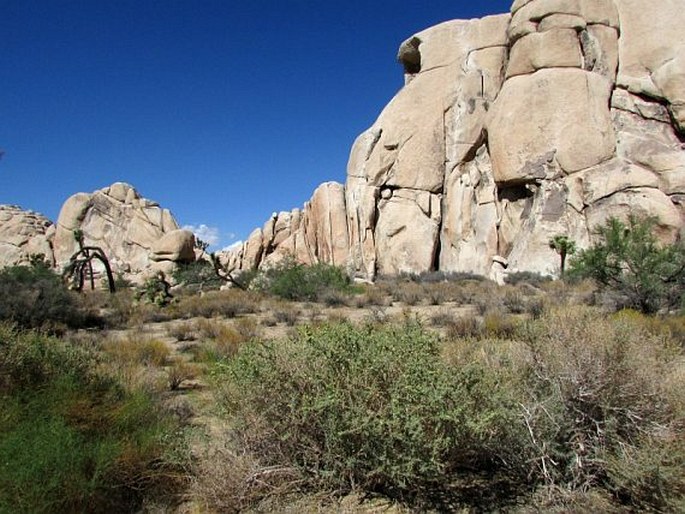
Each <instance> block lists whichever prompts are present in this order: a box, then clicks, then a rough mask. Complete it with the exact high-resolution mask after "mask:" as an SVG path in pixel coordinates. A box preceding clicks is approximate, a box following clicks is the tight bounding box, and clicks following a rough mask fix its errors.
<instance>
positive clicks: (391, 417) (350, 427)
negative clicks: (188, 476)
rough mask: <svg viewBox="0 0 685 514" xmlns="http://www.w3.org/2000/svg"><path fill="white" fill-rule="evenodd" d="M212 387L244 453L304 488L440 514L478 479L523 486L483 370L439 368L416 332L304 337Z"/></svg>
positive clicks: (245, 355)
mask: <svg viewBox="0 0 685 514" xmlns="http://www.w3.org/2000/svg"><path fill="white" fill-rule="evenodd" d="M217 385H218V386H219V387H221V388H222V392H223V396H222V402H223V405H224V407H226V408H227V409H228V411H229V412H231V413H233V414H234V415H235V416H236V419H237V429H236V430H237V431H238V435H239V437H240V438H241V440H242V441H243V442H244V444H245V445H246V446H247V448H248V449H250V450H251V451H253V452H255V453H256V454H257V456H258V457H259V458H260V460H262V462H263V464H264V465H265V466H280V467H286V468H288V469H292V468H295V469H297V470H298V472H299V473H298V475H300V476H303V477H304V480H305V484H307V485H309V487H312V488H324V489H327V490H335V491H340V492H345V491H349V490H352V489H355V488H356V489H360V490H362V491H366V492H376V493H379V492H380V493H383V494H386V495H388V496H392V497H398V498H402V499H404V500H410V501H413V502H436V503H438V504H440V505H442V506H445V505H446V503H445V501H446V498H449V500H447V503H449V501H452V500H455V493H454V490H455V489H459V488H460V487H462V486H464V484H467V483H468V484H470V485H469V486H468V487H465V486H464V489H462V491H463V490H465V489H469V488H470V489H471V490H472V492H473V489H475V488H476V486H475V485H473V481H474V480H472V479H473V477H476V476H477V475H479V474H484V475H488V476H491V477H495V476H500V477H507V478H506V480H511V479H512V476H517V478H516V480H523V479H522V478H521V476H519V475H517V473H518V472H519V471H520V469H521V468H522V466H521V462H520V455H522V453H521V452H520V451H518V447H519V443H518V442H520V441H521V440H522V439H523V437H522V436H521V434H522V432H521V431H519V432H518V433H517V430H518V428H517V423H516V422H515V421H516V418H517V416H518V414H517V412H516V406H515V404H514V403H513V402H511V401H510V399H509V398H508V397H507V395H506V393H505V392H502V391H500V390H497V388H496V387H495V381H494V378H493V377H492V376H489V375H488V374H487V373H485V372H484V370H483V369H482V368H481V367H479V366H464V367H462V368H460V369H450V368H449V367H448V366H446V365H445V364H444V362H443V361H442V359H441V356H440V352H439V345H438V341H437V339H436V338H435V337H434V336H432V335H431V334H429V333H428V332H426V331H425V330H423V329H422V328H421V327H420V326H419V325H417V324H416V323H411V322H408V323H406V324H403V325H396V326H387V327H383V328H372V327H370V326H366V327H361V328H357V327H354V326H351V325H349V324H345V323H343V324H334V325H323V326H319V327H316V328H312V327H304V328H301V330H300V331H299V332H298V334H297V335H296V336H294V337H293V338H291V339H288V340H285V341H279V342H270V343H262V344H259V343H251V344H247V345H245V346H243V347H242V348H241V351H240V352H239V353H238V355H237V357H236V358H235V359H234V360H233V361H231V362H228V363H226V364H223V365H220V367H219V368H218V371H217ZM516 480H514V482H516ZM504 481H505V479H504V478H501V480H500V481H499V482H498V483H500V484H501V483H503V482H504ZM495 482H497V480H495V479H493V483H495ZM512 483H513V482H512ZM482 492H483V491H482V490H480V491H479V493H482ZM500 492H502V494H508V492H509V491H508V489H507V488H506V487H502V488H501V489H498V488H495V489H492V490H490V492H489V493H488V494H492V495H497V494H499V493H500ZM473 494H475V493H473ZM476 496H479V494H476ZM457 498H458V499H460V500H461V501H464V502H467V501H468V500H467V498H466V495H465V494H461V495H457ZM478 501H482V500H481V499H480V498H479V500H478Z"/></svg>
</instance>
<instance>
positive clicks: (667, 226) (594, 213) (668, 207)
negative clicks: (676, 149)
mask: <svg viewBox="0 0 685 514" xmlns="http://www.w3.org/2000/svg"><path fill="white" fill-rule="evenodd" d="M631 214H632V215H635V216H638V217H645V216H654V217H656V218H657V220H658V224H657V227H656V235H657V236H658V237H659V238H660V239H661V240H662V241H664V242H667V241H668V242H671V241H673V239H674V238H675V237H676V235H677V234H678V233H679V232H680V231H681V230H682V228H683V226H684V221H685V220H684V219H683V212H682V211H681V210H679V209H678V207H677V206H676V205H674V203H673V201H672V200H671V198H670V197H669V196H668V195H666V194H665V193H663V192H662V191H660V190H659V189H655V188H636V189H631V190H627V191H620V192H618V193H616V194H614V195H612V196H609V197H607V198H605V199H603V200H601V201H599V202H596V203H595V204H593V205H592V206H590V207H588V211H587V224H588V227H590V229H595V228H597V227H599V226H602V225H604V224H605V223H606V221H607V220H608V219H609V218H610V217H614V218H619V219H623V220H625V219H627V218H628V216H629V215H631Z"/></svg>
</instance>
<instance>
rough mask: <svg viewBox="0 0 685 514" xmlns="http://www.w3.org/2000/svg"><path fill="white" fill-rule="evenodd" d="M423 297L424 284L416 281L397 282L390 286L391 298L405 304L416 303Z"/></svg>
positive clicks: (424, 294)
mask: <svg viewBox="0 0 685 514" xmlns="http://www.w3.org/2000/svg"><path fill="white" fill-rule="evenodd" d="M425 297H426V290H425V288H424V286H423V285H421V284H417V283H416V282H397V283H396V284H395V286H394V287H393V288H392V299H393V300H394V301H395V302H401V303H403V304H405V305H410V306H413V305H418V304H420V303H421V302H423V300H424V298H425Z"/></svg>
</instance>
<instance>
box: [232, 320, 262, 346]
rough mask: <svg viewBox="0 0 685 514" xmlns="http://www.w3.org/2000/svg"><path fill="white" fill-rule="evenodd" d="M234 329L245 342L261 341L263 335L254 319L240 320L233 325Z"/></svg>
mask: <svg viewBox="0 0 685 514" xmlns="http://www.w3.org/2000/svg"><path fill="white" fill-rule="evenodd" d="M233 328H234V330H235V331H236V332H237V333H238V334H239V335H240V337H241V338H242V340H243V341H249V340H251V339H259V338H260V337H261V335H262V332H261V329H260V328H259V324H258V323H257V320H255V319H254V318H240V319H238V320H236V321H235V323H233Z"/></svg>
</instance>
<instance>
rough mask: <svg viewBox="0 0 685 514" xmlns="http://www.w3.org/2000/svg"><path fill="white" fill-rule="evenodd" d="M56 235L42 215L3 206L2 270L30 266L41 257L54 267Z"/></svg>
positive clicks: (0, 224) (0, 212)
mask: <svg viewBox="0 0 685 514" xmlns="http://www.w3.org/2000/svg"><path fill="white" fill-rule="evenodd" d="M54 235H55V226H54V225H53V224H52V222H51V221H50V220H49V219H47V218H46V217H45V216H43V215H42V214H38V213H36V212H33V211H25V210H22V209H20V208H19V207H17V206H15V205H0V268H3V267H5V266H15V265H19V264H28V263H29V262H30V259H31V256H32V255H38V254H42V255H43V256H44V258H45V260H46V261H47V262H48V263H50V264H54V260H55V257H54V254H53V251H52V240H53V238H54Z"/></svg>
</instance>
